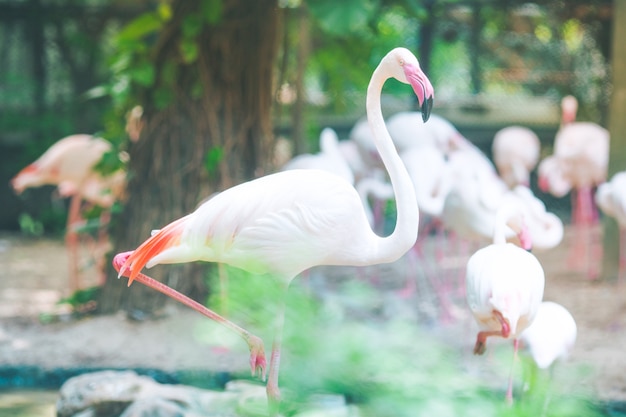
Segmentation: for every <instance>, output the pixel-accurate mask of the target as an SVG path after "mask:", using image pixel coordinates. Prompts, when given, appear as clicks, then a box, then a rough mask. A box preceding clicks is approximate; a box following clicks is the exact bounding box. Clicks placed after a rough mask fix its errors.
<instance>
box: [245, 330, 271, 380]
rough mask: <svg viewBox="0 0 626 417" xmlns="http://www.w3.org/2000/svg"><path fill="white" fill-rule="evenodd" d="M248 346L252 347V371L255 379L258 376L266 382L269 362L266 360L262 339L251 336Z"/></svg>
mask: <svg viewBox="0 0 626 417" xmlns="http://www.w3.org/2000/svg"><path fill="white" fill-rule="evenodd" d="M246 342H248V346H249V347H250V371H251V373H252V376H253V377H256V376H258V377H259V378H261V380H262V381H265V378H266V370H267V361H266V360H265V348H264V346H263V340H261V338H260V337H257V336H254V335H249V337H248V340H246Z"/></svg>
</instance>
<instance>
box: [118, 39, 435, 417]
mask: <svg viewBox="0 0 626 417" xmlns="http://www.w3.org/2000/svg"><path fill="white" fill-rule="evenodd" d="M392 77H393V78H396V79H397V80H399V81H401V82H403V83H407V84H411V86H412V87H413V90H414V91H415V93H416V95H417V98H418V101H419V103H420V104H421V106H422V114H423V117H424V119H428V116H429V114H430V109H431V106H432V100H433V88H432V85H431V84H430V81H429V80H428V78H427V77H426V75H424V73H423V72H422V70H421V69H420V66H419V63H418V61H417V59H416V58H415V56H414V55H413V54H412V53H411V52H409V51H408V50H407V49H405V48H396V49H394V50H392V51H391V52H389V53H388V54H387V55H386V56H385V57H384V58H383V59H382V61H381V62H380V64H379V65H378V67H377V68H376V70H375V71H374V73H373V75H372V78H371V81H370V84H369V86H368V89H367V103H366V109H367V117H368V120H369V123H370V124H371V128H372V131H373V132H374V135H375V141H376V145H377V148H378V150H379V152H380V157H381V159H382V161H383V163H384V165H385V167H386V168H387V171H388V174H389V178H390V181H391V184H392V186H393V189H394V194H395V198H396V206H397V220H396V226H395V229H394V231H393V232H392V233H391V235H389V236H387V237H380V236H378V235H376V234H375V233H374V232H373V231H372V230H371V228H370V226H369V223H368V220H367V217H366V215H365V212H364V210H363V206H362V204H361V199H360V198H359V195H358V193H357V192H356V190H355V188H354V187H352V186H351V185H350V184H349V183H347V182H346V181H344V180H343V179H340V178H339V177H338V176H336V175H332V174H330V173H328V172H325V171H321V170H291V171H283V172H279V173H275V174H272V175H267V176H265V177H261V178H258V179H256V180H253V181H249V182H246V183H243V184H240V185H237V186H235V187H232V188H229V189H227V190H225V191H223V192H221V193H220V194H218V195H216V196H215V197H213V198H212V199H210V200H208V201H207V202H206V203H204V204H203V205H201V206H200V207H199V208H198V209H197V210H196V211H194V212H193V213H191V214H189V215H187V216H185V217H183V218H181V219H179V220H176V221H174V222H172V223H170V224H169V225H167V226H165V227H164V228H162V229H161V230H160V231H159V232H158V233H156V234H155V235H153V236H152V237H150V238H149V239H148V240H146V241H145V242H144V243H143V244H142V245H140V246H139V248H137V249H136V250H135V251H133V252H126V253H121V254H118V255H117V256H116V257H115V258H114V266H115V267H116V268H118V270H119V273H120V276H121V275H124V276H128V277H129V283H131V282H132V281H133V280H135V279H136V280H137V281H140V282H142V283H144V284H146V285H148V286H150V287H152V288H155V289H157V290H159V291H161V292H163V293H165V294H167V295H169V296H171V297H173V298H175V299H177V300H179V301H181V302H184V303H185V304H187V305H189V306H191V307H192V308H194V309H195V310H197V311H199V312H201V313H203V314H205V315H206V316H207V317H209V318H211V319H213V320H215V321H217V322H218V323H221V324H222V325H224V326H226V327H228V328H230V329H231V330H233V331H235V332H236V333H237V334H239V335H240V336H241V337H242V338H243V339H244V341H246V343H247V344H248V346H249V348H250V365H251V368H252V372H253V373H256V371H257V370H258V371H259V372H260V373H261V374H262V375H263V376H264V375H265V366H266V364H265V354H264V349H263V344H262V341H261V340H260V339H259V338H257V337H255V336H253V335H251V334H250V333H249V332H248V331H246V330H244V329H242V328H241V327H239V326H237V325H235V324H234V323H232V322H230V321H228V320H226V319H224V318H223V317H221V316H218V315H217V314H216V313H214V312H213V311H211V310H208V309H207V308H205V307H203V306H202V305H200V304H198V303H195V302H194V301H193V300H190V299H188V298H187V297H185V296H183V295H182V294H180V293H177V292H175V291H174V290H173V289H171V288H169V287H166V286H163V285H162V284H160V283H158V282H157V281H154V280H152V279H151V278H149V277H147V276H145V275H143V274H141V273H140V271H141V270H142V269H143V267H144V266H147V267H151V266H154V265H157V264H165V263H180V262H191V261H196V260H203V261H210V262H222V263H227V264H230V265H232V266H235V267H238V268H241V269H244V270H247V271H249V272H252V273H259V274H267V275H268V276H269V277H271V278H273V279H275V280H276V282H277V283H279V284H280V285H281V287H282V288H283V292H285V291H286V289H287V287H288V285H289V283H290V282H291V281H292V280H293V279H294V278H295V277H296V276H297V275H298V274H300V273H301V272H303V271H305V270H307V269H308V268H311V267H313V266H317V265H347V266H349V265H352V266H366V265H373V264H379V263H386V262H393V261H395V260H397V259H399V258H400V257H401V256H402V255H404V254H405V253H406V252H407V251H408V250H409V249H410V248H411V247H412V246H413V244H414V243H415V240H416V238H417V229H418V222H419V214H418V207H417V202H416V199H415V192H414V190H413V185H412V183H411V179H410V177H409V175H408V173H407V172H406V169H405V168H404V165H403V164H402V161H401V160H400V157H399V156H398V153H397V152H396V150H395V148H394V146H393V142H392V141H391V138H390V137H389V134H388V132H387V130H386V128H385V123H384V119H383V116H382V111H381V103H380V96H381V92H382V87H383V84H384V83H385V81H386V80H387V79H389V78H392ZM280 305H281V308H280V309H279V313H278V314H277V317H276V323H275V327H276V330H275V339H274V344H273V347H272V354H271V359H270V370H269V377H268V381H267V387H266V389H267V396H268V401H269V410H270V414H271V415H272V416H274V415H276V414H277V413H278V405H279V402H280V391H279V389H278V374H279V370H278V367H279V363H280V352H281V340H282V336H281V333H282V327H283V321H284V294H281V295H280Z"/></svg>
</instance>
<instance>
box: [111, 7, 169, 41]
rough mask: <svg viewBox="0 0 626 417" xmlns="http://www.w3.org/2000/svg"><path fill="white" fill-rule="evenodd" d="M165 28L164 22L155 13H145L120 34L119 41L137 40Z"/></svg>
mask: <svg viewBox="0 0 626 417" xmlns="http://www.w3.org/2000/svg"><path fill="white" fill-rule="evenodd" d="M162 26H163V20H161V17H160V16H159V15H158V14H157V13H154V12H150V13H144V14H142V15H141V16H139V17H137V18H136V19H135V20H132V21H131V22H130V23H129V24H127V25H126V26H125V27H124V29H122V30H121V31H120V33H119V34H118V36H117V37H118V40H120V41H124V40H136V39H140V38H142V37H143V36H145V35H147V34H149V33H152V32H156V31H157V30H159V29H161V27H162Z"/></svg>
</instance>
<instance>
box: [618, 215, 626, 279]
mask: <svg viewBox="0 0 626 417" xmlns="http://www.w3.org/2000/svg"><path fill="white" fill-rule="evenodd" d="M625 251H626V228H624V227H620V230H619V267H618V273H617V284H618V285H620V286H621V285H622V284H623V281H624V279H625V278H626V276H625V275H626V253H625Z"/></svg>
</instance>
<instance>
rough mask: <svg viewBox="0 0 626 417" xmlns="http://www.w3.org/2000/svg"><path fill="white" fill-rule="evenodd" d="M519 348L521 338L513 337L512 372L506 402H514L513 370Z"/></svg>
mask: <svg viewBox="0 0 626 417" xmlns="http://www.w3.org/2000/svg"><path fill="white" fill-rule="evenodd" d="M518 350H519V340H517V339H513V362H512V363H511V372H510V374H509V387H508V388H507V390H506V402H507V403H509V404H513V371H514V369H515V362H516V361H517V351H518Z"/></svg>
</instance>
